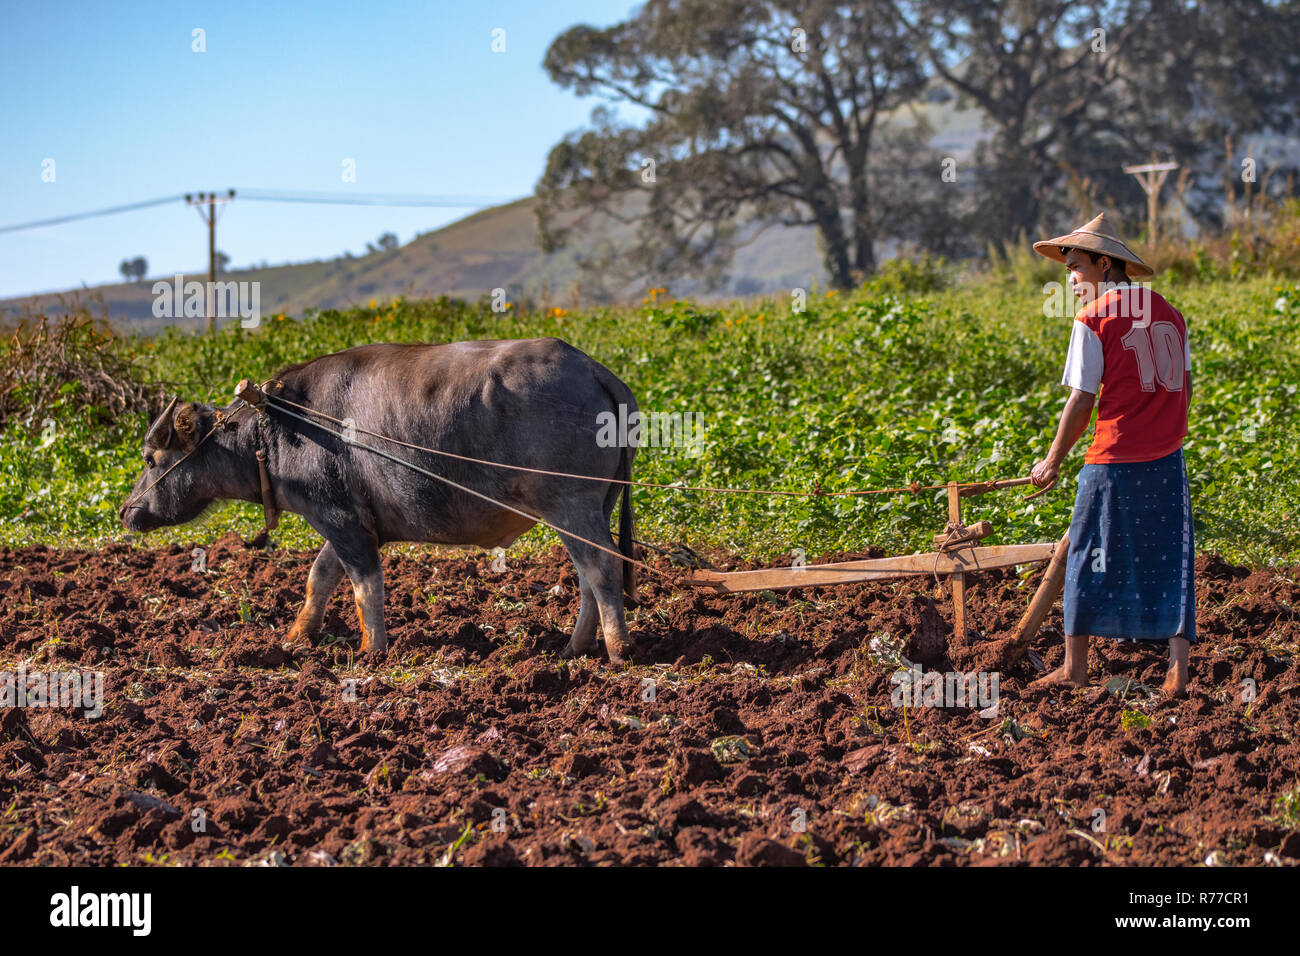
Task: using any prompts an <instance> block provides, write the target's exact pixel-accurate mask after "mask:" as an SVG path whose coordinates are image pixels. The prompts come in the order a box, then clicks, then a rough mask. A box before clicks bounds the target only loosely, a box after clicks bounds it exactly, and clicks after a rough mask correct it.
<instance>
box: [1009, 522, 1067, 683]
mask: <svg viewBox="0 0 1300 956" xmlns="http://www.w3.org/2000/svg"><path fill="white" fill-rule="evenodd" d="M1069 550H1070V532H1068V531H1067V532H1065V534H1064V535H1062V536H1061V540H1060V541H1059V542H1057V545H1056V550H1054V551H1053V552H1052V560H1051V562H1050V563H1049V564H1048V565H1047V573H1046V574H1044V575H1043V580H1042V582H1041V583H1040V584H1039V585H1038V590H1037V591H1035V592H1034V596H1033V599H1032V600H1030V602H1029V607H1028V608H1027V609H1026V610H1025V614H1024V616H1023V617H1022V618H1021V619H1020V623H1019V624H1017V625H1016V631H1015V634H1014V635H1013V636H1012V638H1011V644H1010V646H1009V648H1008V650H1009V651H1010V652H1013V653H1014V657H1019V656H1020V654H1021V653H1023V651H1024V650H1025V648H1027V647H1029V645H1030V643H1031V642H1032V641H1033V639H1034V637H1035V636H1036V635H1037V634H1038V629H1039V628H1040V627H1042V625H1043V620H1044V619H1045V618H1046V617H1047V615H1048V612H1050V611H1051V610H1052V605H1053V604H1055V603H1056V599H1057V598H1058V597H1060V596H1061V592H1062V591H1064V590H1065V561H1066V556H1067V554H1068V553H1069ZM1009 659H1014V658H1009Z"/></svg>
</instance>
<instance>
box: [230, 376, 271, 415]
mask: <svg viewBox="0 0 1300 956" xmlns="http://www.w3.org/2000/svg"><path fill="white" fill-rule="evenodd" d="M235 398H242V399H243V400H244V401H245V402H246V403H247V404H249V405H251V406H252V407H253V408H261V406H262V403H263V402H265V401H266V396H265V395H263V394H262V390H261V389H260V388H258V387H257V386H256V385H254V384H253V382H252V380H251V379H247V378H241V379H240V380H239V384H238V385H236V386H235Z"/></svg>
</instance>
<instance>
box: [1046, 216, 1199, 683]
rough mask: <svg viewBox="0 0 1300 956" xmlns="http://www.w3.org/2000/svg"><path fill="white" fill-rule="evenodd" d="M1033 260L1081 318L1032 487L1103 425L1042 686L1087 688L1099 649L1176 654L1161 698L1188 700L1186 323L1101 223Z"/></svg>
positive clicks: (1049, 477)
mask: <svg viewBox="0 0 1300 956" xmlns="http://www.w3.org/2000/svg"><path fill="white" fill-rule="evenodd" d="M1034 250H1035V251H1036V252H1039V253H1041V254H1042V255H1044V256H1046V257H1047V258H1049V259H1054V260H1056V261H1057V262H1064V263H1065V267H1066V269H1067V270H1068V271H1069V278H1070V285H1071V287H1072V288H1073V291H1074V295H1075V297H1076V298H1077V299H1078V300H1079V302H1080V304H1081V306H1082V307H1081V308H1080V309H1079V311H1078V314H1076V315H1075V317H1074V322H1073V324H1072V331H1071V333H1070V347H1069V352H1068V354H1067V356H1066V361H1065V375H1064V377H1063V378H1062V380H1061V384H1062V385H1065V386H1068V387H1069V389H1070V397H1069V398H1068V399H1067V400H1066V403H1065V411H1064V412H1063V413H1062V415H1061V423H1060V426H1059V427H1058V428H1057V431H1056V440H1055V441H1054V442H1053V443H1052V448H1051V451H1049V452H1048V453H1047V457H1046V458H1044V459H1043V460H1042V461H1040V462H1038V464H1036V465H1035V466H1034V469H1033V472H1032V473H1031V478H1032V479H1033V482H1034V484H1036V485H1038V486H1040V487H1047V486H1050V485H1051V484H1053V483H1054V482H1055V481H1056V478H1057V474H1058V473H1059V472H1060V469H1061V463H1062V462H1063V461H1064V460H1065V456H1066V455H1068V454H1069V453H1070V449H1071V448H1073V447H1074V443H1075V442H1077V441H1078V440H1079V438H1080V436H1082V435H1083V433H1084V431H1085V430H1086V429H1087V427H1088V420H1089V419H1090V418H1091V417H1092V406H1093V402H1094V401H1096V400H1097V399H1100V402H1099V403H1098V409H1097V428H1096V432H1095V434H1094V435H1093V439H1092V445H1091V446H1089V448H1088V451H1087V453H1086V454H1085V455H1084V466H1083V468H1082V469H1081V470H1080V472H1079V492H1078V497H1077V498H1076V499H1075V502H1074V518H1073V520H1072V521H1071V523H1070V547H1069V552H1068V556H1067V565H1066V578H1065V596H1064V605H1065V663H1064V664H1062V665H1061V667H1060V668H1059V669H1058V670H1056V671H1053V672H1052V673H1051V674H1048V675H1047V676H1045V677H1043V678H1042V679H1041V680H1040V681H1038V683H1040V684H1068V685H1072V686H1074V687H1083V686H1085V685H1086V684H1087V682H1088V639H1089V638H1090V637H1113V638H1123V639H1129V640H1138V641H1168V642H1169V672H1168V676H1167V677H1166V678H1165V681H1164V688H1163V689H1164V691H1165V693H1166V694H1168V695H1170V696H1181V695H1183V694H1184V693H1185V692H1186V688H1187V652H1188V647H1189V645H1191V644H1194V643H1196V602H1195V589H1194V588H1195V585H1194V581H1193V541H1192V511H1191V499H1190V496H1189V493H1188V487H1187V468H1186V465H1185V464H1184V462H1183V436H1185V435H1186V434H1187V409H1188V405H1189V404H1190V402H1191V398H1192V375H1191V351H1190V349H1189V348H1188V344H1187V326H1186V324H1185V323H1184V321H1183V317H1182V315H1180V314H1179V313H1178V311H1177V310H1176V309H1174V308H1173V306H1171V305H1170V304H1169V303H1168V302H1166V301H1165V300H1164V299H1163V298H1161V297H1160V296H1159V295H1157V294H1156V293H1155V292H1153V291H1151V290H1150V289H1145V288H1142V287H1140V286H1138V285H1135V284H1133V282H1132V280H1133V279H1139V278H1145V277H1148V276H1150V275H1152V270H1151V269H1150V268H1148V267H1147V266H1146V265H1145V264H1144V263H1143V262H1142V260H1141V259H1139V258H1138V257H1137V255H1136V254H1135V253H1134V252H1133V251H1132V250H1131V249H1129V247H1128V246H1126V245H1125V244H1124V243H1123V241H1122V240H1121V239H1120V238H1119V236H1118V235H1117V234H1116V232H1115V230H1114V229H1113V228H1112V227H1111V225H1110V223H1109V222H1107V221H1106V216H1105V214H1104V213H1103V214H1102V215H1100V216H1098V217H1097V218H1096V219H1093V220H1092V221H1091V222H1089V223H1088V224H1087V225H1085V226H1081V227H1080V228H1078V229H1076V230H1074V232H1072V233H1070V234H1069V235H1066V236H1061V237H1059V238H1057V239H1047V240H1044V241H1042V242H1036V243H1034Z"/></svg>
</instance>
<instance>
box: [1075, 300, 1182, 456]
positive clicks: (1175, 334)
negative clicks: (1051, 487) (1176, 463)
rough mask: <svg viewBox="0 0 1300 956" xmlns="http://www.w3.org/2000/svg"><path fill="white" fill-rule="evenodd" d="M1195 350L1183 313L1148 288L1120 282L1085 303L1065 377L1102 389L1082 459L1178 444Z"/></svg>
mask: <svg viewBox="0 0 1300 956" xmlns="http://www.w3.org/2000/svg"><path fill="white" fill-rule="evenodd" d="M1191 357H1192V356H1191V349H1190V347H1189V346H1188V342H1187V325H1186V323H1185V322H1184V321H1183V317H1182V315H1181V314H1180V313H1179V312H1178V310H1177V309H1175V308H1174V307H1173V306H1171V305H1170V304H1169V303H1168V302H1166V301H1165V300H1164V298H1163V297H1161V296H1160V295H1159V294H1157V293H1155V292H1152V291H1151V290H1150V289H1146V288H1143V287H1141V286H1137V285H1124V286H1118V287H1117V288H1114V289H1110V290H1108V291H1107V292H1106V293H1104V294H1103V295H1100V296H1098V297H1097V298H1096V299H1094V300H1093V301H1092V302H1090V303H1089V304H1088V305H1085V306H1084V307H1083V308H1082V309H1080V310H1079V312H1078V314H1077V315H1076V316H1075V317H1074V326H1073V330H1072V332H1071V335H1070V352H1069V357H1068V358H1067V359H1066V365H1065V376H1064V378H1062V380H1061V384H1062V385H1067V386H1069V387H1070V388H1078V389H1082V390H1083V391H1085V392H1091V393H1092V394H1094V395H1096V396H1098V402H1097V430H1096V432H1095V434H1094V435H1093V439H1092V445H1091V447H1089V449H1088V452H1087V454H1086V455H1084V461H1085V462H1087V463H1088V464H1090V465H1092V464H1114V463H1118V462H1134V461H1154V460H1155V459H1157V458H1163V457H1165V456H1166V455H1171V454H1173V453H1174V452H1175V451H1177V450H1178V449H1179V448H1181V447H1182V444H1183V437H1184V436H1185V435H1186V434H1187V406H1188V397H1187V388H1186V382H1187V378H1186V373H1187V372H1188V371H1189V370H1190V368H1191Z"/></svg>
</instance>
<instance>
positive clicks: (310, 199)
mask: <svg viewBox="0 0 1300 956" xmlns="http://www.w3.org/2000/svg"><path fill="white" fill-rule="evenodd" d="M239 198H240V199H252V200H256V201H258V202H306V203H323V204H329V205H341V206H442V207H447V208H462V209H468V208H473V207H477V206H496V205H500V204H501V203H504V202H510V200H509V199H505V198H503V197H501V196H386V195H360V196H346V195H341V194H339V193H293V192H284V191H279V192H277V191H272V190H261V189H253V190H240V192H239Z"/></svg>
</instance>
